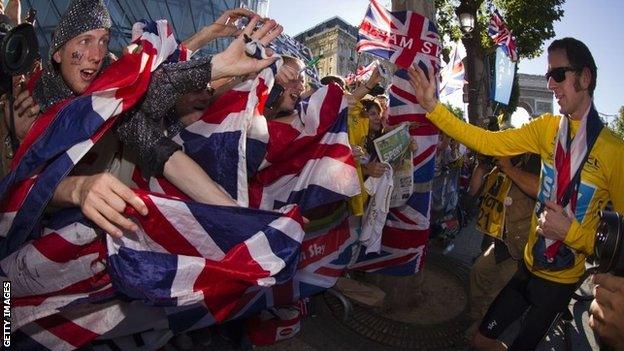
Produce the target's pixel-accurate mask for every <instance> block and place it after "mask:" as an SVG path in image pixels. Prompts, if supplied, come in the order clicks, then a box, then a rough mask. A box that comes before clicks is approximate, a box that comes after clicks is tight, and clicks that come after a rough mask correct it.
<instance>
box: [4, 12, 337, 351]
mask: <svg viewBox="0 0 624 351" xmlns="http://www.w3.org/2000/svg"><path fill="white" fill-rule="evenodd" d="M143 30H144V31H145V33H144V35H142V36H141V39H139V44H140V47H141V48H142V49H141V51H140V52H138V53H133V54H126V55H124V56H122V57H121V59H120V60H119V61H117V62H115V63H113V64H112V65H111V66H109V67H108V68H107V69H106V70H105V71H104V72H102V74H101V75H100V76H99V77H98V78H97V80H96V81H94V83H93V84H92V85H91V86H90V87H89V90H88V91H87V93H86V94H84V95H82V96H80V97H78V98H74V99H69V100H68V101H64V102H60V103H59V105H57V106H56V107H52V108H50V109H49V110H48V111H46V113H45V114H44V115H43V116H42V117H41V118H40V119H39V121H38V122H37V124H36V125H35V126H33V132H32V133H34V134H30V137H29V139H27V140H26V141H25V142H24V143H23V144H22V146H21V147H22V148H21V149H20V150H19V152H18V153H17V154H16V160H15V162H14V164H13V167H12V170H11V173H10V174H9V175H8V176H7V177H6V178H5V179H3V181H2V183H1V184H0V185H1V188H0V189H1V190H2V192H1V193H0V197H2V198H5V199H7V201H3V203H2V217H1V222H0V224H1V225H0V227H1V228H2V233H1V234H2V237H3V240H2V245H3V248H4V251H3V253H4V256H3V258H2V260H1V261H0V276H2V278H3V279H4V280H10V281H11V282H12V285H11V288H12V294H13V295H12V297H13V300H12V304H13V310H12V312H13V318H12V322H13V323H12V331H13V333H14V335H15V337H14V340H13V341H14V342H15V343H14V346H16V348H17V349H25V350H27V349H34V350H43V349H50V350H71V349H75V348H79V347H81V346H84V345H85V344H87V343H89V342H91V341H93V340H94V339H95V338H98V337H100V336H106V337H117V336H123V335H129V334H133V333H135V332H138V333H142V332H145V331H147V332H146V333H147V334H149V335H151V339H150V336H149V335H147V334H146V333H142V334H141V335H142V337H145V338H144V339H143V340H148V339H149V340H151V341H152V342H153V344H152V346H155V347H154V348H158V347H160V346H162V343H163V342H166V340H167V336H168V337H170V336H171V335H172V332H173V333H176V332H180V331H184V330H188V329H194V328H198V327H202V326H206V325H210V324H214V323H216V322H219V321H223V320H225V319H227V318H228V317H229V316H230V315H231V314H232V313H233V311H234V308H235V307H236V305H237V304H238V300H239V299H240V298H241V296H242V295H243V293H244V292H245V291H246V290H247V288H248V287H249V286H263V287H268V286H271V285H274V284H280V283H284V282H286V281H288V280H289V279H290V278H291V277H292V276H293V274H294V273H295V269H296V267H297V263H298V261H299V253H300V245H301V241H302V239H303V229H302V224H301V223H302V218H301V215H300V214H299V207H298V206H297V205H285V206H283V207H281V208H280V210H279V211H265V210H258V209H248V208H238V207H222V206H210V205H204V204H198V203H194V202H192V201H183V200H180V198H175V197H170V196H166V195H161V194H156V193H153V192H146V191H141V190H136V192H137V194H138V195H139V196H140V197H141V198H142V199H143V201H144V202H145V203H146V205H147V206H148V211H149V214H148V215H147V216H140V215H138V214H136V213H133V212H132V210H131V209H127V214H128V215H129V216H130V217H131V218H132V219H133V220H134V221H135V222H136V223H137V224H138V226H139V230H138V231H137V232H134V233H131V232H126V233H124V236H123V237H122V238H121V239H112V238H111V237H108V236H105V234H103V233H102V232H101V230H99V229H98V228H95V227H94V225H93V223H92V222H90V221H89V220H87V219H85V218H84V216H83V215H82V213H81V212H80V210H79V209H77V208H74V209H69V210H65V211H62V212H57V213H55V214H54V215H53V216H42V214H43V211H44V209H45V207H46V205H47V202H48V201H49V199H50V197H51V194H52V193H53V191H54V189H55V187H56V185H57V184H58V183H59V182H60V181H61V180H62V179H63V178H64V177H65V176H66V175H67V174H68V173H69V172H70V171H71V170H72V169H73V168H74V166H75V165H76V164H77V163H78V162H79V161H80V160H81V159H82V158H83V156H85V155H86V154H87V153H88V152H89V151H90V150H91V149H92V146H93V145H94V144H96V143H97V141H98V140H100V138H101V137H103V136H104V134H106V133H107V132H110V127H111V126H112V125H113V123H114V121H115V119H116V118H117V117H118V116H120V114H121V113H123V112H124V111H126V110H128V109H129V108H131V107H132V106H133V105H134V104H135V103H136V102H137V101H139V99H140V98H141V96H142V95H143V94H144V93H145V91H146V89H147V87H148V84H149V80H150V76H151V72H152V71H153V70H154V69H156V67H157V66H158V65H159V64H160V63H162V62H164V61H165V60H166V59H169V60H172V59H173V60H175V59H177V58H184V57H188V55H186V54H184V53H185V50H181V51H180V50H178V49H179V48H178V45H177V43H176V41H175V39H174V38H173V36H172V35H171V33H172V30H171V28H170V26H169V25H168V24H167V23H166V22H164V21H159V22H158V23H157V24H144V25H143ZM171 55H174V56H176V57H175V58H174V57H172V56H171ZM177 55H179V56H177ZM269 71H270V69H269ZM256 86H257V85H256ZM258 91H262V92H263V94H264V95H266V88H265V89H258ZM253 95H254V96H256V95H255V94H253ZM264 95H261V96H264ZM257 98H258V96H256V100H255V101H251V102H250V101H248V100H247V99H243V102H242V104H243V107H242V109H243V110H244V111H251V112H253V111H255V110H256V103H257V101H258V99H257ZM248 103H249V104H248ZM239 106H240V105H239ZM251 116H253V114H249V115H248V116H247V117H249V118H243V121H246V122H248V123H249V121H250V117H251ZM246 129H247V128H246V127H242V130H246ZM241 145H243V146H244V142H243V143H242V144H236V147H237V148H238V147H241ZM241 150H242V152H243V153H244V148H243V149H241ZM237 157H239V156H237ZM243 158H244V157H243ZM162 192H163V191H161V193H162ZM346 196H348V195H346ZM158 343H160V344H158Z"/></svg>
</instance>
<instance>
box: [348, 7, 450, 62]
mask: <svg viewBox="0 0 624 351" xmlns="http://www.w3.org/2000/svg"><path fill="white" fill-rule="evenodd" d="M356 48H357V51H360V52H361V51H364V52H368V53H371V54H373V55H375V56H378V57H381V58H383V59H385V60H388V61H390V62H392V63H395V64H396V65H397V66H399V67H403V68H407V67H410V66H411V65H412V64H413V63H414V62H416V60H417V59H418V58H419V57H420V60H423V59H424V57H426V58H427V59H428V60H430V61H432V62H435V65H436V67H437V66H438V65H439V55H440V52H441V50H442V46H441V44H440V36H439V35H438V31H437V29H436V27H435V25H434V24H433V22H431V21H430V20H429V19H427V18H425V17H423V16H422V15H420V14H418V13H416V12H412V11H396V12H390V11H388V10H387V9H386V8H385V7H383V6H381V5H380V4H379V3H378V2H377V1H376V0H371V2H370V4H369V5H368V10H367V11H366V15H365V16H364V19H363V20H362V23H361V24H360V29H359V32H358V43H357V47H356Z"/></svg>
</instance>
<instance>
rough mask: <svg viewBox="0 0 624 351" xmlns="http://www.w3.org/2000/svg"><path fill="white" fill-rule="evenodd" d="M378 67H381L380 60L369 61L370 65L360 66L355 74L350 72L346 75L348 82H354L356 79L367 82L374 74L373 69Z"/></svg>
mask: <svg viewBox="0 0 624 351" xmlns="http://www.w3.org/2000/svg"><path fill="white" fill-rule="evenodd" d="M376 67H379V61H378V60H374V61H373V62H371V63H369V64H368V66H366V67H364V66H359V67H358V68H357V69H356V71H355V74H353V73H349V74H348V75H347V76H346V79H345V80H346V82H347V84H349V85H350V84H353V83H354V82H355V81H356V80H358V81H362V82H366V81H368V80H369V79H370V77H371V75H372V74H373V71H374V70H375V68H376Z"/></svg>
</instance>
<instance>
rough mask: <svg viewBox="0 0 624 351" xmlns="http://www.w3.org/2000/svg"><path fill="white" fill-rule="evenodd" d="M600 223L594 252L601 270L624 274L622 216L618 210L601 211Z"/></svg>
mask: <svg viewBox="0 0 624 351" xmlns="http://www.w3.org/2000/svg"><path fill="white" fill-rule="evenodd" d="M599 216H600V223H599V224H598V230H597V231H596V240H595V243H594V252H595V255H596V263H597V264H598V271H599V272H603V273H604V272H613V273H614V274H616V275H619V276H622V275H624V254H622V250H623V249H624V245H622V235H623V234H624V223H623V219H622V216H621V215H620V214H619V213H617V212H610V211H600V212H599Z"/></svg>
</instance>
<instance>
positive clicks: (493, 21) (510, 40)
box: [488, 10, 518, 62]
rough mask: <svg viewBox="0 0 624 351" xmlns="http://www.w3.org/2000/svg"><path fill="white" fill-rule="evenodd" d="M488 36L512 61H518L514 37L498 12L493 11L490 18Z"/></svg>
mask: <svg viewBox="0 0 624 351" xmlns="http://www.w3.org/2000/svg"><path fill="white" fill-rule="evenodd" d="M488 35H489V36H490V38H492V40H494V42H495V43H496V44H497V45H499V46H501V47H502V48H503V50H504V51H505V53H506V54H507V56H509V58H510V59H511V60H512V61H514V62H516V61H518V47H517V45H516V37H514V36H513V35H512V33H511V31H510V30H509V28H508V27H507V23H505V20H504V19H503V17H502V16H501V15H500V13H498V10H494V12H493V13H492V17H490V25H489V27H488Z"/></svg>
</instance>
